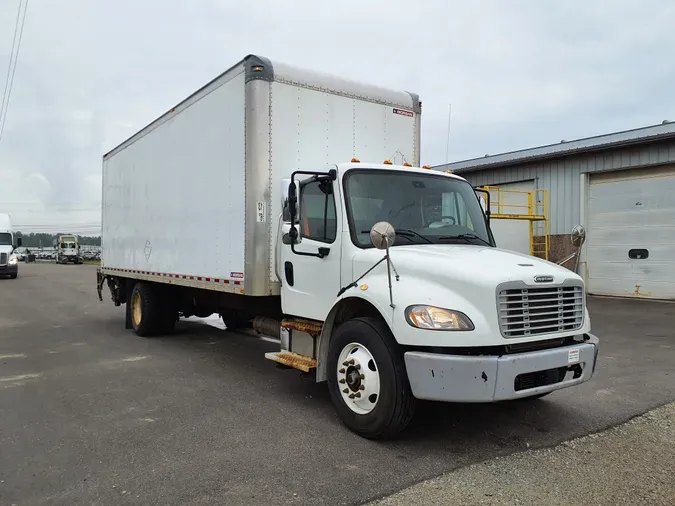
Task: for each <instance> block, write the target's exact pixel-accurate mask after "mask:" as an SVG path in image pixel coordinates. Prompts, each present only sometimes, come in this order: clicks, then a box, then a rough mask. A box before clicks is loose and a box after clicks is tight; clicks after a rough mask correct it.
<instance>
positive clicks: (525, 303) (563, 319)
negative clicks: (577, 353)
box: [497, 285, 584, 338]
mask: <svg viewBox="0 0 675 506" xmlns="http://www.w3.org/2000/svg"><path fill="white" fill-rule="evenodd" d="M497 309H498V315H499V328H500V331H501V333H502V335H503V336H504V337H506V338H514V337H529V336H540V335H546V334H552V333H558V332H565V331H574V330H578V329H580V328H581V326H582V324H583V319H584V293H583V287H582V286H581V285H556V286H546V287H526V288H505V289H500V290H498V292H497Z"/></svg>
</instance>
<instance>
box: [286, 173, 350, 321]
mask: <svg viewBox="0 0 675 506" xmlns="http://www.w3.org/2000/svg"><path fill="white" fill-rule="evenodd" d="M298 187H299V191H298V192H297V194H298V199H297V206H296V207H297V215H298V216H297V217H296V223H295V230H296V232H297V238H296V239H295V241H294V242H293V241H291V237H292V235H293V234H292V232H291V223H290V216H289V213H288V208H287V209H286V210H285V212H284V223H283V224H282V227H281V237H280V239H281V240H280V250H281V251H280V253H281V254H280V257H281V258H280V263H279V266H278V275H279V276H280V277H281V307H282V310H283V312H284V313H285V314H288V315H293V316H298V317H303V318H309V319H313V320H318V321H324V320H325V319H326V317H327V316H328V312H329V311H330V309H331V307H332V306H333V304H334V302H335V300H336V298H337V293H338V291H339V290H340V265H341V253H342V248H341V244H340V236H341V234H340V231H341V230H342V219H341V217H342V205H341V199H340V197H339V195H340V192H339V184H338V182H337V180H334V179H333V178H331V177H325V176H314V177H311V178H309V179H306V180H304V181H302V182H300V183H299V184H298Z"/></svg>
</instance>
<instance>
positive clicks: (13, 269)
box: [0, 213, 22, 279]
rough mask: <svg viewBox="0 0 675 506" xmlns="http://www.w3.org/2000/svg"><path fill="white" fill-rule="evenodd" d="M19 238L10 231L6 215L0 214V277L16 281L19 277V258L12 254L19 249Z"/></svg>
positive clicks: (10, 222) (9, 218) (9, 223)
mask: <svg viewBox="0 0 675 506" xmlns="http://www.w3.org/2000/svg"><path fill="white" fill-rule="evenodd" d="M21 243H22V241H21V237H15V236H14V232H13V231H12V219H11V217H10V215H9V214H8V213H0V277H9V278H10V279H16V278H17V277H18V276H19V257H18V256H16V255H15V254H14V250H16V248H20V247H21Z"/></svg>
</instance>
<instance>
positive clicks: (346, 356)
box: [337, 343, 380, 415]
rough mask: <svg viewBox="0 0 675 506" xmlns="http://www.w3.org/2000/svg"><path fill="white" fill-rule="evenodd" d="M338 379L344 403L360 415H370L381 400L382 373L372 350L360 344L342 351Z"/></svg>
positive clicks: (348, 346) (352, 344) (354, 344)
mask: <svg viewBox="0 0 675 506" xmlns="http://www.w3.org/2000/svg"><path fill="white" fill-rule="evenodd" d="M337 379H338V387H339V388H340V395H342V400H343V401H344V403H345V404H346V405H347V407H349V409H351V410H352V411H354V412H355V413H358V414H359V415H365V414H368V413H370V412H371V411H372V410H373V409H375V406H377V401H378V400H379V398H380V373H379V371H378V368H377V363H376V362H375V359H374V358H373V355H372V353H370V350H368V348H366V347H365V346H363V345H362V344H360V343H350V344H348V345H347V346H345V347H344V348H343V349H342V352H341V353H340V356H339V358H338V363H337Z"/></svg>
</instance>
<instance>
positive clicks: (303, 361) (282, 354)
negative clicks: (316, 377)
mask: <svg viewBox="0 0 675 506" xmlns="http://www.w3.org/2000/svg"><path fill="white" fill-rule="evenodd" d="M265 358H266V359H267V360H272V361H274V362H277V363H279V364H283V365H286V366H288V367H292V368H294V369H298V370H300V371H303V372H309V371H310V370H311V369H316V360H314V359H313V358H310V357H306V356H304V355H298V354H297V353H291V352H290V351H276V352H270V353H265Z"/></svg>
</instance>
